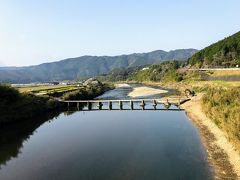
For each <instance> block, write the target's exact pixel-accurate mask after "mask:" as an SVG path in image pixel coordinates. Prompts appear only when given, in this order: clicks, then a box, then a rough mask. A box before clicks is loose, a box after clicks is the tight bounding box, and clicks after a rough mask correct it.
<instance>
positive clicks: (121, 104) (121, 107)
mask: <svg viewBox="0 0 240 180" xmlns="http://www.w3.org/2000/svg"><path fill="white" fill-rule="evenodd" d="M119 108H120V110H122V109H123V102H122V101H119Z"/></svg>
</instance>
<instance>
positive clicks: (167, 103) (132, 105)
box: [60, 97, 190, 111]
mask: <svg viewBox="0 0 240 180" xmlns="http://www.w3.org/2000/svg"><path fill="white" fill-rule="evenodd" d="M189 100H190V98H185V97H174V98H160V99H159V98H156V99H96V100H60V102H62V103H66V104H67V106H68V107H73V106H75V107H77V108H78V109H80V107H82V105H83V104H84V106H86V107H87V110H88V111H89V110H94V109H93V105H95V104H97V107H98V110H141V109H142V110H150V109H149V108H148V109H146V108H145V107H146V106H147V105H151V106H152V107H153V109H152V110H159V109H157V106H158V105H160V104H162V105H163V106H164V107H165V109H169V108H170V107H171V105H175V106H177V107H178V108H179V109H181V108H180V105H181V104H183V103H184V102H186V101H189ZM116 103H117V104H118V105H117V107H118V108H117V109H116ZM126 103H129V106H128V108H127V109H126V108H124V106H125V107H126ZM106 104H107V106H108V109H106V108H105V109H103V106H104V105H106ZM113 105H115V109H114V107H113ZM136 107H141V109H139V108H136ZM82 110H84V109H82ZM95 110H96V109H95Z"/></svg>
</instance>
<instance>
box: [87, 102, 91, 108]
mask: <svg viewBox="0 0 240 180" xmlns="http://www.w3.org/2000/svg"><path fill="white" fill-rule="evenodd" d="M87 107H88V110H92V103H91V102H87Z"/></svg>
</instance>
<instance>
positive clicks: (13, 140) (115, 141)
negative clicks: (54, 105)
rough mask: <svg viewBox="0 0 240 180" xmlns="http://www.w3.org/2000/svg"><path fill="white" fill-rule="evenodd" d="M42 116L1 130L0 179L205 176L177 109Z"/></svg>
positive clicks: (195, 141) (194, 179)
mask: <svg viewBox="0 0 240 180" xmlns="http://www.w3.org/2000/svg"><path fill="white" fill-rule="evenodd" d="M110 95H111V94H110ZM49 118H50V119H51V118H53V117H49ZM40 119H41V118H40ZM46 119H47V118H42V120H41V121H39V120H36V121H34V123H33V122H30V121H29V122H26V123H25V124H22V125H21V126H20V125H14V127H12V128H11V127H8V128H5V129H1V131H0V164H1V165H0V166H1V169H0V179H4V180H5V179H6V180H8V179H24V180H28V179H29V180H32V179H34V180H38V179H39V180H40V179H41V180H45V179H58V180H59V179H60V180H61V179H64V180H65V179H70V180H71V179H73V180H75V179H76V180H78V179H83V180H118V179H124V180H130V179H131V180H146V179H147V180H159V179H164V180H165V179H166V180H175V179H176V180H178V179H183V180H188V179H189V180H198V179H199V180H202V179H211V176H212V172H211V169H210V168H209V165H208V163H207V160H206V154H205V150H204V149H203V146H202V144H201V141H200V139H199V136H198V132H197V130H196V129H195V127H194V126H193V125H192V124H191V122H190V121H189V120H188V119H187V117H186V115H185V113H184V112H183V111H148V110H146V111H90V112H88V111H86V112H85V111H78V112H74V113H71V112H66V113H62V114H61V115H59V116H58V117H57V118H56V119H55V120H53V121H50V122H46V123H44V122H45V121H46Z"/></svg>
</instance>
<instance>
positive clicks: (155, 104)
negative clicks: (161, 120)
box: [153, 99, 157, 110]
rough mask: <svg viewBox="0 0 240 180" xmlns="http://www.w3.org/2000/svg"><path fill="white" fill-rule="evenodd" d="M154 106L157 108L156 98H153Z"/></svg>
mask: <svg viewBox="0 0 240 180" xmlns="http://www.w3.org/2000/svg"><path fill="white" fill-rule="evenodd" d="M153 108H154V110H156V109H157V101H156V100H155V99H154V100H153Z"/></svg>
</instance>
